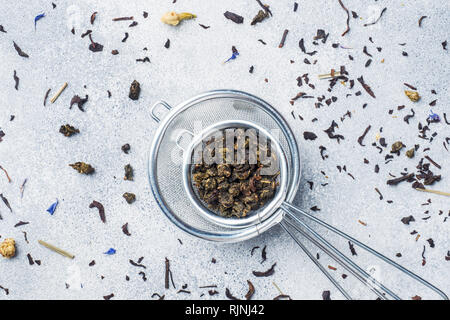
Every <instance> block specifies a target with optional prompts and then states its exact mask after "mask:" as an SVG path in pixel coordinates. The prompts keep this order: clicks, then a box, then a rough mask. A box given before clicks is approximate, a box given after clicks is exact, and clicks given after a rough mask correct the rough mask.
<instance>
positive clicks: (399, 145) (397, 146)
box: [391, 141, 405, 153]
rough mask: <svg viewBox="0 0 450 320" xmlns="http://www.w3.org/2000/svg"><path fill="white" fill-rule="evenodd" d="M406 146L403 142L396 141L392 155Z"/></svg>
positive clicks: (392, 147)
mask: <svg viewBox="0 0 450 320" xmlns="http://www.w3.org/2000/svg"><path fill="white" fill-rule="evenodd" d="M404 146H405V145H404V144H403V143H402V142H401V141H396V142H394V143H393V144H392V146H391V153H396V152H399V151H400V150H401V149H403V147H404Z"/></svg>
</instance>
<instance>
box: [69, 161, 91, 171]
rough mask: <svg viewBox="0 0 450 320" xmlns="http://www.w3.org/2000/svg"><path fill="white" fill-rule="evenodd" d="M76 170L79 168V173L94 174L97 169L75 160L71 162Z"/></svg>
mask: <svg viewBox="0 0 450 320" xmlns="http://www.w3.org/2000/svg"><path fill="white" fill-rule="evenodd" d="M69 166H71V167H72V168H73V169H74V170H77V171H78V172H79V173H82V174H92V173H94V171H95V169H94V168H93V167H92V166H91V165H90V164H87V163H85V162H75V163H72V164H69Z"/></svg>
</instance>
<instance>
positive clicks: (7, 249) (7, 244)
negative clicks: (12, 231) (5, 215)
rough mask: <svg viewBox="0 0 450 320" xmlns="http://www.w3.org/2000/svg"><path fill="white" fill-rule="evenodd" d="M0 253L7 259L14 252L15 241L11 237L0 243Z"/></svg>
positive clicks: (12, 255)
mask: <svg viewBox="0 0 450 320" xmlns="http://www.w3.org/2000/svg"><path fill="white" fill-rule="evenodd" d="M0 254H1V255H2V256H4V257H5V258H7V259H9V258H12V257H14V255H15V254H16V242H15V241H14V239H13V238H7V239H5V241H3V242H2V243H1V244H0Z"/></svg>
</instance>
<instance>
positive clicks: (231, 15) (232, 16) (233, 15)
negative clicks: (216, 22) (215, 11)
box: [223, 11, 244, 23]
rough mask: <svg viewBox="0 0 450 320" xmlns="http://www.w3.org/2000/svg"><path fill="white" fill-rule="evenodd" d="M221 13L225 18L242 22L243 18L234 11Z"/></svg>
mask: <svg viewBox="0 0 450 320" xmlns="http://www.w3.org/2000/svg"><path fill="white" fill-rule="evenodd" d="M223 15H224V16H225V18H227V19H229V20H231V21H233V22H235V23H243V22H244V18H243V17H241V16H240V15H238V14H236V13H233V12H230V11H226V12H225V13H224V14H223Z"/></svg>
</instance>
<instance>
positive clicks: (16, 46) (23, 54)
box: [13, 41, 29, 58]
mask: <svg viewBox="0 0 450 320" xmlns="http://www.w3.org/2000/svg"><path fill="white" fill-rule="evenodd" d="M13 44H14V49H16V51H17V54H18V55H19V56H21V57H24V58H29V55H28V54H26V53H25V52H23V51H22V49H20V47H19V46H18V45H17V43H15V42H14V41H13Z"/></svg>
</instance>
